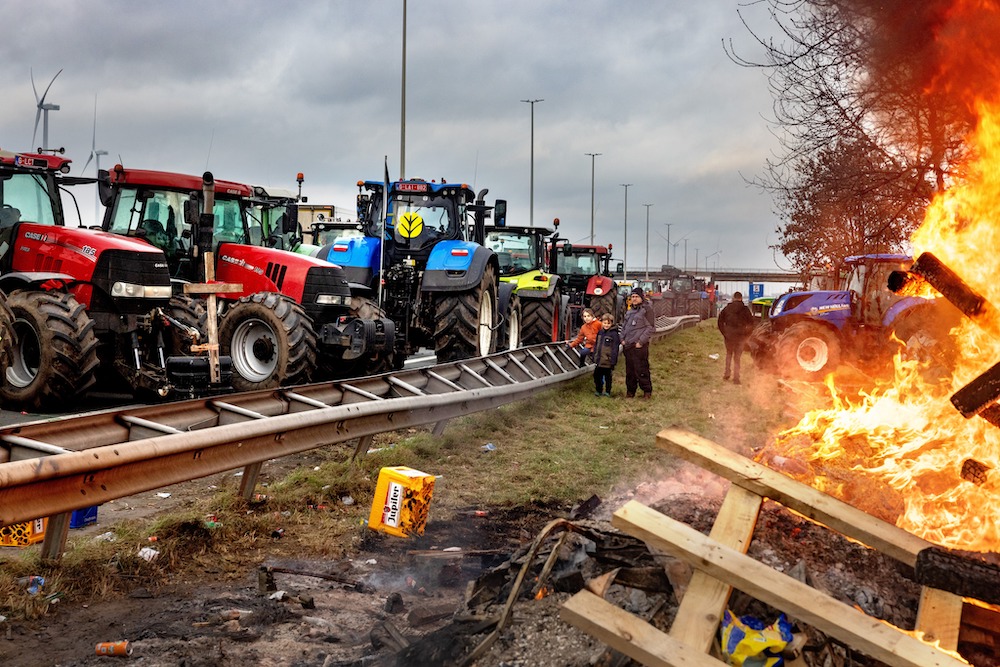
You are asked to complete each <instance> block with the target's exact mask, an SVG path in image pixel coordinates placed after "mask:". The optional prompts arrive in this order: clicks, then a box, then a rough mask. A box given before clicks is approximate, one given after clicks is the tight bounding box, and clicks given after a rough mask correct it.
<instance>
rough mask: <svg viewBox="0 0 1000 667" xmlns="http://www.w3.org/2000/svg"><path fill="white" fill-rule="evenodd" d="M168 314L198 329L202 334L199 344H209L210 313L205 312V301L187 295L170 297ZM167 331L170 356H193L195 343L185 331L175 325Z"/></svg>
mask: <svg viewBox="0 0 1000 667" xmlns="http://www.w3.org/2000/svg"><path fill="white" fill-rule="evenodd" d="M166 313H167V315H169V316H170V317H171V318H173V319H175V320H177V321H178V322H180V323H182V324H184V325H186V326H189V327H192V328H194V329H197V330H198V332H199V333H200V334H201V336H200V338H199V339H198V343H199V344H205V343H207V342H208V328H207V323H206V320H207V319H208V316H207V313H208V311H207V310H205V302H204V301H202V300H200V299H193V298H191V297H189V296H188V295H186V294H175V295H173V296H172V297H170V303H169V304H167V309H166ZM167 331H168V334H167V341H166V343H167V345H168V350H167V355H168V356H170V355H177V356H190V355H192V354H193V353H192V352H191V345H192V344H193V341H192V340H191V338H190V337H189V336H188V335H187V334H186V333H185V332H184V331H182V330H181V329H179V328H178V327H176V326H173V325H171V326H170V327H169V328H168V329H167Z"/></svg>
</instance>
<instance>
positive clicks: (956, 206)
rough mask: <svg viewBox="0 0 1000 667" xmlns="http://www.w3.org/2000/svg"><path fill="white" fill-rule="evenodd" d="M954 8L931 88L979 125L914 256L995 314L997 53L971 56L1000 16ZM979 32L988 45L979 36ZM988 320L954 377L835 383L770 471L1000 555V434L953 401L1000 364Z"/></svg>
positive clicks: (965, 338) (782, 440)
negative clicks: (858, 386)
mask: <svg viewBox="0 0 1000 667" xmlns="http://www.w3.org/2000/svg"><path fill="white" fill-rule="evenodd" d="M953 5H954V6H953V7H952V9H951V11H950V13H949V14H948V15H947V16H948V19H949V21H950V23H947V24H946V25H944V26H943V28H942V29H941V30H940V31H939V32H938V33H936V37H937V38H938V40H939V41H938V43H937V44H936V45H935V47H937V50H936V51H935V53H936V54H938V56H940V57H941V58H942V60H941V62H938V63H936V65H937V67H936V69H935V72H936V75H935V77H934V79H933V81H932V82H931V83H930V84H929V87H933V88H934V91H935V92H936V93H938V94H940V93H942V92H946V93H948V94H950V95H961V96H963V97H962V99H968V100H969V107H970V108H971V109H972V110H973V111H974V113H975V117H976V128H975V130H974V132H973V133H972V134H971V135H970V136H969V137H968V138H967V145H968V146H969V147H970V149H971V150H970V156H971V157H970V159H969V161H968V163H966V164H963V165H961V171H960V173H959V174H958V175H957V176H956V177H955V184H954V185H953V186H952V187H950V188H949V189H947V190H946V191H944V192H943V193H941V194H939V195H938V196H937V197H936V198H935V199H934V200H933V202H932V203H931V204H930V206H929V207H928V209H927V211H926V214H925V216H924V222H923V224H922V225H921V227H920V229H918V230H917V232H916V233H915V234H914V236H913V238H912V239H911V241H912V246H913V250H914V253H913V254H914V256H915V257H916V256H919V254H920V253H922V252H925V251H926V252H931V253H933V254H934V255H935V256H936V257H937V258H939V259H940V260H941V261H942V262H943V263H944V264H945V265H947V266H948V267H949V268H951V269H952V270H953V271H954V272H955V273H957V274H958V275H959V276H960V277H961V278H962V279H963V280H964V281H965V282H966V283H967V284H968V285H969V286H970V287H972V288H973V289H974V290H976V291H977V292H978V293H979V294H981V295H983V296H984V297H985V298H986V299H987V300H988V301H989V302H990V303H992V304H993V305H994V306H998V305H1000V90H997V89H996V86H997V81H1000V79H998V78H997V76H996V71H995V65H996V58H995V57H993V56H992V54H991V53H990V52H989V50H987V49H983V51H982V53H979V54H978V55H979V56H980V57H981V58H982V60H980V59H979V58H976V57H974V56H973V55H971V54H970V53H969V52H970V51H974V50H975V49H974V47H970V45H975V44H985V43H988V44H993V43H995V41H994V39H993V38H994V37H996V36H997V35H998V34H1000V30H998V28H997V26H1000V8H998V7H997V6H996V3H994V2H981V3H973V2H966V1H964V0H956V1H955V2H954V3H953ZM973 26H975V27H976V28H977V29H979V30H980V32H986V31H988V32H990V33H991V34H989V35H985V34H978V35H976V34H973V29H972V27H973ZM948 42H950V44H949V43H948ZM945 58H948V59H950V61H949V62H946V61H945V60H944V59H945ZM973 63H981V64H973ZM976 68H978V69H979V71H978V72H976V71H975V70H976ZM972 77H979V78H978V80H977V81H971V78H972ZM990 86H992V88H991V87H990ZM990 310H992V311H993V314H991V316H990V317H986V318H979V321H977V322H973V321H972V320H970V319H968V318H965V319H964V320H963V323H962V324H961V325H960V326H958V327H956V328H955V329H953V330H952V331H951V336H952V337H953V338H954V342H955V344H956V346H957V350H958V353H957V355H956V359H955V364H956V365H955V367H954V368H949V369H948V374H941V373H938V374H936V375H935V374H933V373H928V370H929V369H928V366H927V364H925V363H921V362H917V361H912V360H908V359H904V358H903V357H902V356H897V357H896V359H895V364H894V373H893V378H892V380H891V381H890V382H887V383H883V384H881V385H880V386H877V387H876V388H874V389H872V390H870V391H868V392H861V393H858V394H856V395H855V396H849V395H848V393H847V391H846V390H845V389H843V388H840V387H838V383H837V380H838V378H837V377H836V376H829V377H828V378H827V380H826V386H827V389H828V391H829V395H830V400H831V404H832V407H830V408H828V409H822V410H815V411H813V412H810V413H808V414H807V415H806V416H805V417H803V418H802V420H801V421H800V422H799V424H798V425H796V426H795V427H793V428H791V429H788V430H786V431H784V432H782V433H780V434H779V435H778V436H777V439H776V442H775V446H776V449H777V451H778V452H780V454H779V455H777V456H774V457H773V459H772V465H773V464H774V462H777V463H778V464H779V465H778V467H784V468H786V470H787V471H788V472H790V473H792V474H795V476H797V477H799V478H804V479H805V478H808V481H809V482H810V483H812V484H813V485H814V486H816V487H817V488H820V489H821V490H824V491H826V492H827V493H830V494H832V495H835V496H837V497H840V498H842V499H844V500H845V501H847V502H849V503H851V504H853V505H855V506H857V507H859V508H861V509H864V510H866V511H868V512H869V513H871V514H873V515H876V516H881V517H883V518H887V519H889V520H890V521H895V523H896V525H898V526H899V527H901V528H904V529H906V530H907V531H909V532H912V533H914V534H916V535H919V536H921V537H923V538H924V539H927V540H929V541H932V542H935V543H937V544H940V545H942V546H946V547H951V548H959V549H965V550H973V551H1000V428H998V427H996V426H993V425H992V424H990V423H988V422H987V421H986V420H984V419H982V418H980V417H973V418H971V419H966V418H964V417H963V416H962V415H961V414H960V413H959V412H958V411H957V410H956V409H955V407H954V406H953V405H952V404H951V402H950V400H949V399H950V397H951V395H952V394H954V393H955V392H956V391H958V390H959V389H961V388H963V387H964V386H965V385H967V384H968V383H969V382H970V381H972V380H973V379H974V378H976V377H977V376H979V375H980V374H982V373H983V372H984V371H986V370H987V369H988V368H990V367H991V366H993V365H994V364H996V363H997V362H998V361H1000V320H998V318H997V317H996V316H995V313H996V310H995V309H990ZM931 377H932V379H929V378H931ZM842 384H843V383H842ZM970 459H971V460H972V463H971V464H970V463H968V462H969V461H970ZM803 462H806V465H803ZM963 466H965V467H966V469H967V470H968V469H969V468H970V467H971V468H972V469H974V470H976V471H977V472H978V473H979V475H978V476H977V478H976V479H975V481H970V480H969V479H965V478H963V475H962V473H963ZM806 468H808V470H806ZM967 476H969V477H971V476H970V475H968V473H967Z"/></svg>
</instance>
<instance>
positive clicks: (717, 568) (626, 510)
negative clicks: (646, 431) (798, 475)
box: [561, 428, 1000, 667]
mask: <svg viewBox="0 0 1000 667" xmlns="http://www.w3.org/2000/svg"><path fill="white" fill-rule="evenodd" d="M657 442H658V444H659V445H660V447H662V448H663V449H665V450H666V451H668V452H669V453H671V454H673V455H675V456H677V457H679V458H681V459H684V460H687V461H689V462H691V463H694V464H696V465H698V466H700V467H702V468H704V469H705V470H708V471H709V472H712V473H715V474H717V475H720V476H722V477H725V478H727V479H729V480H730V481H731V482H732V486H731V487H730V490H729V492H728V494H727V496H726V498H725V500H724V502H723V505H722V509H721V511H720V512H719V514H718V516H717V518H716V521H715V524H714V526H713V528H712V531H711V533H710V534H709V536H708V537H706V536H705V535H703V534H701V533H700V532H698V531H696V530H695V529H693V528H691V527H689V526H687V525H685V524H683V523H681V522H679V521H676V520H674V519H671V518H669V517H667V516H664V515H663V514H660V513H658V512H656V511H654V510H652V509H650V508H648V507H645V506H644V505H642V504H640V503H638V502H635V501H631V502H629V503H627V504H626V505H624V506H623V507H622V508H621V509H619V510H618V511H617V512H616V513H615V515H614V517H613V520H612V524H613V525H614V526H615V527H617V528H619V529H621V530H622V531H624V532H626V533H628V534H630V535H632V536H635V537H638V538H640V539H642V540H643V541H645V542H646V543H647V544H648V545H649V546H650V547H651V548H652V549H655V550H659V551H662V552H666V553H669V554H671V555H673V556H675V557H677V558H679V559H681V560H683V561H686V562H687V563H689V564H690V565H691V566H692V567H693V568H695V569H696V573H695V575H694V577H693V578H692V580H691V583H690V585H689V586H688V588H687V591H686V593H685V594H684V597H683V599H682V601H681V604H680V607H679V609H678V612H677V615H676V618H675V620H674V622H673V624H672V625H671V627H670V631H669V633H667V632H663V631H661V630H659V629H657V628H656V627H654V626H653V625H651V624H649V623H648V622H646V621H645V620H644V619H641V618H639V617H637V616H635V615H633V614H630V613H628V612H626V611H623V610H622V609H620V608H618V607H617V606H615V605H613V604H611V603H609V602H607V601H606V600H604V599H603V598H602V597H601V596H600V595H598V594H595V593H594V592H592V591H591V590H583V591H580V592H579V593H577V594H576V595H574V596H573V597H572V598H570V599H569V600H568V601H567V602H566V603H565V604H564V605H563V607H562V610H561V615H562V617H563V618H564V619H565V620H566V621H567V622H569V623H571V624H573V625H575V626H576V627H578V628H580V629H582V630H584V631H586V632H587V633H589V634H591V635H593V636H595V637H597V638H599V639H601V640H602V641H604V642H605V643H607V644H608V645H609V646H611V647H613V648H614V649H617V650H618V651H620V652H622V653H624V654H626V655H628V656H630V657H631V658H633V659H635V660H638V661H640V662H642V663H643V664H648V665H662V666H665V667H666V666H679V665H704V666H706V667H708V666H710V665H711V666H715V667H718V665H720V664H722V663H720V662H719V661H718V660H717V659H715V658H713V657H710V655H709V653H710V651H711V650H712V647H713V642H714V640H715V637H716V636H717V634H718V629H719V624H720V622H721V620H722V617H723V613H724V611H725V609H726V606H727V603H728V600H729V597H730V594H731V592H732V590H733V588H734V587H735V588H737V589H739V590H741V591H743V592H745V593H747V594H748V595H750V596H752V597H754V598H756V599H758V600H760V601H762V602H764V603H766V604H768V605H771V606H772V607H775V608H777V609H781V610H783V611H785V612H786V613H788V614H790V615H792V616H794V617H795V618H797V619H799V620H800V621H802V622H803V623H805V624H807V625H809V626H812V627H814V628H816V629H817V630H819V631H820V632H823V633H825V634H827V635H829V636H830V637H833V638H835V639H836V640H838V641H840V642H843V643H844V644H845V645H846V646H849V647H851V648H852V649H855V650H857V651H859V652H861V653H864V654H866V655H868V656H871V657H873V658H875V659H877V660H879V661H881V662H884V663H885V664H888V665H893V666H897V665H898V666H900V667H904V666H905V667H928V666H931V665H934V666H942V667H943V666H952V665H953V666H955V667H958V666H959V665H967V664H968V663H966V662H965V661H964V660H963V659H961V658H960V657H958V655H957V653H955V651H956V649H957V648H958V645H959V642H960V641H963V642H973V643H976V644H978V645H980V646H993V647H996V646H997V644H996V638H997V631H998V630H1000V608H998V607H994V606H992V605H988V604H986V603H982V602H979V601H976V600H969V601H965V600H963V598H962V597H961V596H960V595H956V594H954V593H950V592H947V591H943V590H940V589H936V588H932V587H930V586H926V585H925V586H923V588H922V590H921V597H920V606H919V610H918V613H917V619H916V625H915V630H914V631H913V632H908V631H906V630H903V629H900V628H898V627H896V626H894V625H892V624H889V623H887V622H885V621H881V620H878V619H876V618H873V617H871V616H868V615H866V614H865V613H863V612H862V611H860V610H859V609H857V608H855V607H852V606H849V605H847V604H844V603H843V602H840V601H838V600H836V599H834V598H832V597H830V596H828V595H826V594H824V593H822V592H820V591H818V590H816V589H814V588H812V587H810V586H808V585H806V584H804V583H802V582H800V581H799V580H797V579H794V578H792V577H790V576H788V575H785V574H781V573H779V572H777V571H775V570H772V569H771V568H770V567H768V566H766V565H764V564H762V563H760V562H758V561H756V560H754V559H752V558H750V557H748V556H746V555H745V554H746V552H747V549H748V547H749V544H750V539H751V537H752V535H753V532H754V529H755V526H756V523H757V518H758V513H759V511H760V507H761V504H762V502H763V499H764V498H768V499H770V500H772V501H774V502H778V503H780V504H782V505H784V506H785V507H787V508H788V509H790V510H793V511H795V512H798V513H799V514H802V515H803V516H805V517H806V518H808V519H811V520H813V521H815V522H817V523H819V524H822V525H824V526H826V527H828V528H830V529H832V530H835V531H838V532H840V533H841V534H843V535H844V536H846V537H848V538H850V539H853V540H856V541H858V542H861V543H862V544H865V545H868V546H869V547H870V548H872V549H875V550H877V551H879V552H880V553H882V554H884V555H886V556H889V557H891V558H893V559H895V560H897V561H899V562H901V563H903V564H904V565H906V566H908V567H910V568H917V566H918V562H919V561H920V560H923V559H927V555H928V554H930V553H934V549H935V548H934V547H933V545H931V544H930V543H928V542H926V541H924V540H922V539H920V538H918V537H916V536H914V535H912V534H910V533H908V532H906V531H903V530H901V529H899V528H897V527H895V526H893V525H891V524H888V523H886V522H884V521H881V520H879V519H876V518H874V517H872V516H870V515H868V514H865V513H864V512H861V511H860V510H857V509H855V508H853V507H851V506H849V505H847V504H845V503H843V502H841V501H839V500H836V499H834V498H832V497H830V496H827V495H825V494H823V493H821V492H819V491H817V490H815V489H813V488H811V487H809V486H806V485H804V484H801V483H799V482H797V481H794V480H792V479H790V478H788V477H785V476H784V475H781V474H780V473H777V472H775V471H773V470H770V469H768V468H766V467H764V466H762V465H759V464H757V463H754V462H752V461H749V460H747V459H745V458H743V457H741V456H739V455H737V454H734V453H733V452H731V451H729V450H727V449H725V448H723V447H721V446H719V445H717V444H715V443H713V442H711V441H709V440H706V439H704V438H701V437H699V436H697V435H694V434H692V433H688V432H686V431H684V430H682V429H678V428H669V429H666V430H664V431H662V432H660V434H659V435H658V438H657ZM921 554H923V556H922V555H921ZM929 560H931V561H933V562H935V563H937V564H938V565H940V561H941V559H940V558H939V557H937V556H934V557H931V558H930V559H929ZM963 593H965V594H969V593H968V592H967V591H963ZM921 638H922V639H921ZM797 660H800V659H797ZM786 664H791V665H796V664H799V665H801V664H804V663H802V662H798V661H794V662H790V663H786Z"/></svg>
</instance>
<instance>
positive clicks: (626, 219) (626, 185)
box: [619, 183, 634, 280]
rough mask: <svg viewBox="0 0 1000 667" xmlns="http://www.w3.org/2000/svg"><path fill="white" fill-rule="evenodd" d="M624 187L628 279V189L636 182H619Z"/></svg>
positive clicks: (626, 273) (625, 273)
mask: <svg viewBox="0 0 1000 667" xmlns="http://www.w3.org/2000/svg"><path fill="white" fill-rule="evenodd" d="M619 185H621V186H622V187H623V188H625V244H624V245H625V260H624V263H623V264H622V268H623V269H624V270H623V271H622V278H624V279H625V280H628V189H629V188H630V187H632V185H634V183H619Z"/></svg>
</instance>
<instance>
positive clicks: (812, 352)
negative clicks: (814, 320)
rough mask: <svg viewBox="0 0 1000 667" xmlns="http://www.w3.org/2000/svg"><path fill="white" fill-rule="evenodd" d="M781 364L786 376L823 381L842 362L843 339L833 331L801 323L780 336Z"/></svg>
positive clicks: (779, 355)
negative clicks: (841, 348) (840, 339)
mask: <svg viewBox="0 0 1000 667" xmlns="http://www.w3.org/2000/svg"><path fill="white" fill-rule="evenodd" d="M776 352H777V358H776V361H777V364H778V370H779V371H780V372H781V374H782V375H784V376H786V377H789V378H795V379H800V380H822V379H823V377H824V376H825V375H826V374H827V373H831V372H833V371H834V369H836V368H837V366H838V365H839V364H840V341H838V340H837V336H836V334H835V333H834V332H833V331H830V330H828V329H826V328H824V327H821V326H817V325H815V324H810V323H809V322H799V323H798V324H793V325H792V326H790V327H788V329H787V330H786V331H785V332H784V333H782V334H781V337H780V338H778V344H777V350H776Z"/></svg>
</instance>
